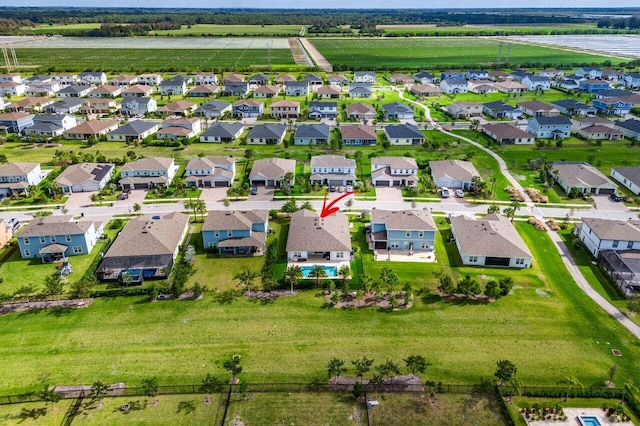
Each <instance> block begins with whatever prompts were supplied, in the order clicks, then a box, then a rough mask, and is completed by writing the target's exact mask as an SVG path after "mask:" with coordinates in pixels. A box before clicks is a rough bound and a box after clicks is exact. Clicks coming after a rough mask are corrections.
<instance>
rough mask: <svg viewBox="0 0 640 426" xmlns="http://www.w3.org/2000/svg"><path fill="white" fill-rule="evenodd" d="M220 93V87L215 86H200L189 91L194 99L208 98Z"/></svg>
mask: <svg viewBox="0 0 640 426" xmlns="http://www.w3.org/2000/svg"><path fill="white" fill-rule="evenodd" d="M219 91H220V86H216V85H215V84H200V85H198V86H196V87H194V88H193V89H191V90H190V91H189V96H190V97H192V98H208V97H209V96H213V95H215V94H216V93H218V92H219Z"/></svg>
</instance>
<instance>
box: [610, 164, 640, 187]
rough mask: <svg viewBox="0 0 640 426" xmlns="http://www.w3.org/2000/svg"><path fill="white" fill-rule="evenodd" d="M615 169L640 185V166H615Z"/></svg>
mask: <svg viewBox="0 0 640 426" xmlns="http://www.w3.org/2000/svg"><path fill="white" fill-rule="evenodd" d="M613 170H615V171H616V172H617V173H618V174H620V175H622V176H624V177H625V178H627V180H628V181H631V183H635V184H636V185H638V186H640V167H615V168H614V169H613Z"/></svg>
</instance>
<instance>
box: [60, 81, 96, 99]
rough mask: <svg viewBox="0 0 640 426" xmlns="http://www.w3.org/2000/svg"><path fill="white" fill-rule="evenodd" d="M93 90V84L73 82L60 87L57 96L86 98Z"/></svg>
mask: <svg viewBox="0 0 640 426" xmlns="http://www.w3.org/2000/svg"><path fill="white" fill-rule="evenodd" d="M93 90H94V89H93V87H92V86H87V85H82V86H81V85H77V84H73V85H71V86H66V87H64V88H63V89H60V91H59V92H57V93H56V96H57V97H59V98H84V97H86V96H88V95H89V93H91V92H92V91H93Z"/></svg>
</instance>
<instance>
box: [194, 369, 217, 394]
mask: <svg viewBox="0 0 640 426" xmlns="http://www.w3.org/2000/svg"><path fill="white" fill-rule="evenodd" d="M222 385H223V383H222V381H221V380H220V379H218V378H217V377H216V376H214V375H213V374H211V373H207V375H206V376H205V378H204V380H202V384H201V385H200V388H199V389H200V392H202V393H216V392H220V391H221V390H222Z"/></svg>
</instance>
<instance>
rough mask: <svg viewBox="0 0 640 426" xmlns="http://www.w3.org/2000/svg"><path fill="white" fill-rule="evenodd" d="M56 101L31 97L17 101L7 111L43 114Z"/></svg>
mask: <svg viewBox="0 0 640 426" xmlns="http://www.w3.org/2000/svg"><path fill="white" fill-rule="evenodd" d="M54 102H55V101H54V100H53V99H49V98H39V97H30V98H24V99H21V100H19V101H15V102H13V103H11V104H9V105H7V106H6V108H5V109H7V110H9V111H13V112H41V111H44V109H45V108H46V107H48V106H49V105H52V104H53V103H54Z"/></svg>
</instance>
